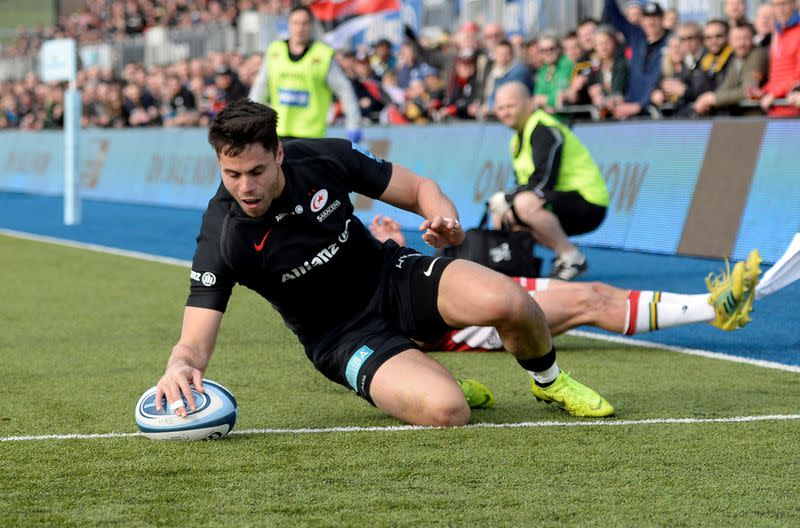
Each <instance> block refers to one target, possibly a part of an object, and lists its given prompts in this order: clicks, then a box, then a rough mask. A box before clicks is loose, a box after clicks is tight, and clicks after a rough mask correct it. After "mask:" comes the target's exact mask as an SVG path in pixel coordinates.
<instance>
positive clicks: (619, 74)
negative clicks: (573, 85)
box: [587, 26, 628, 116]
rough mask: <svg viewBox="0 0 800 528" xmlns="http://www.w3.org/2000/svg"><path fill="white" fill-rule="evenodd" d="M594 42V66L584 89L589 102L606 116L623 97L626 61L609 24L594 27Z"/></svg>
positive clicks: (613, 30) (625, 81) (626, 77)
mask: <svg viewBox="0 0 800 528" xmlns="http://www.w3.org/2000/svg"><path fill="white" fill-rule="evenodd" d="M594 42H595V44H594V50H595V57H596V60H597V67H596V68H595V69H594V70H593V71H592V73H591V74H590V75H589V79H588V83H587V85H588V87H587V90H588V93H589V97H590V99H591V102H592V104H593V105H594V106H595V107H597V108H598V109H599V110H600V112H601V114H602V115H604V116H606V115H610V114H612V113H613V111H614V108H615V107H616V106H617V105H618V104H620V103H622V102H623V101H624V98H623V95H622V94H623V93H624V92H625V86H627V84H628V62H627V61H626V60H625V57H623V56H622V55H621V54H620V53H619V52H618V50H617V32H616V30H615V29H614V28H613V27H611V26H600V27H598V28H597V30H596V31H595V34H594Z"/></svg>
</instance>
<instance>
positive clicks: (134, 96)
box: [122, 83, 161, 127]
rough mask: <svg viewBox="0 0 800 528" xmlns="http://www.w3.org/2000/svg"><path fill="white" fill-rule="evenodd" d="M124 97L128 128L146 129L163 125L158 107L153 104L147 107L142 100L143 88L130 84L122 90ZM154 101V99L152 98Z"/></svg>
mask: <svg viewBox="0 0 800 528" xmlns="http://www.w3.org/2000/svg"><path fill="white" fill-rule="evenodd" d="M122 95H123V96H124V100H123V103H122V104H123V105H124V106H125V111H126V112H127V114H128V126H131V127H146V126H154V125H161V115H160V114H159V112H158V106H156V105H155V104H151V105H149V106H145V104H144V102H143V100H142V88H140V87H139V85H137V84H134V83H128V84H126V85H125V87H124V88H123V89H122ZM150 100H151V101H152V98H150Z"/></svg>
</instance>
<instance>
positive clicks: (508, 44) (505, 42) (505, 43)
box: [495, 39, 514, 50]
mask: <svg viewBox="0 0 800 528" xmlns="http://www.w3.org/2000/svg"><path fill="white" fill-rule="evenodd" d="M500 46H505V47H507V48H511V49H512V50H513V49H514V46H513V45H512V44H511V41H510V40H508V39H502V40H500V41H498V42H497V44H495V47H498V48H499V47H500Z"/></svg>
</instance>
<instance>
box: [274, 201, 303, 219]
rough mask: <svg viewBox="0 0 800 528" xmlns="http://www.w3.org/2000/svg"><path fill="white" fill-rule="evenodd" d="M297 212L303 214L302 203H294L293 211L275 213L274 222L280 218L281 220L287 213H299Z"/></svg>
mask: <svg viewBox="0 0 800 528" xmlns="http://www.w3.org/2000/svg"><path fill="white" fill-rule="evenodd" d="M299 214H303V206H302V205H296V206H295V207H294V211H289V212H286V213H279V214H277V215H275V221H276V222H280V221H281V220H283V219H284V218H286V217H287V216H289V215H292V216H294V215H299Z"/></svg>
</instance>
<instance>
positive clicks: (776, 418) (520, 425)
mask: <svg viewBox="0 0 800 528" xmlns="http://www.w3.org/2000/svg"><path fill="white" fill-rule="evenodd" d="M789 420H800V414H766V415H762V416H731V417H729V418H650V419H645V420H605V421H604V420H597V421H591V422H560V421H556V420H545V421H542V422H514V423H475V424H469V425H465V426H463V427H458V428H455V427H454V428H449V427H432V426H425V425H389V426H386V427H378V426H372V427H361V426H350V427H318V428H310V427H309V428H302V427H301V428H299V429H272V428H268V429H243V430H241V431H233V432H232V433H231V436H233V435H236V436H256V435H284V434H285V435H291V434H324V433H377V432H398V431H428V430H444V429H531V428H535V427H604V426H605V427H613V426H631V425H661V424H709V423H748V422H785V421H789ZM134 436H142V434H141V433H98V434H53V435H32V436H2V437H0V442H31V441H37V440H94V439H98V438H130V437H134Z"/></svg>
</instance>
